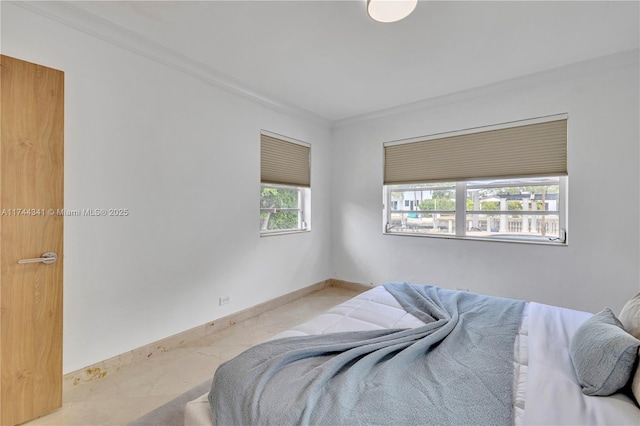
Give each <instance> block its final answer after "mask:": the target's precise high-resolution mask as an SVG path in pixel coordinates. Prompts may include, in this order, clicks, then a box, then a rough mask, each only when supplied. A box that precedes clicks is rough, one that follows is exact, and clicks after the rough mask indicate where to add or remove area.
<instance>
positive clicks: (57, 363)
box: [0, 55, 64, 426]
mask: <svg viewBox="0 0 640 426" xmlns="http://www.w3.org/2000/svg"><path fill="white" fill-rule="evenodd" d="M0 80H1V84H0V87H1V92H0V116H1V120H0V126H1V127H0V269H1V270H0V272H1V273H0V329H1V333H0V423H1V424H2V425H3V426H4V425H15V424H18V423H22V422H25V421H27V420H30V419H33V418H35V417H38V416H41V415H43V414H46V413H48V412H50V411H53V410H55V409H57V408H59V407H60V406H61V405H62V263H63V262H62V257H63V256H62V254H63V252H62V225H63V218H64V215H63V214H62V213H61V211H60V210H61V209H62V208H63V136H64V73H62V72H61V71H57V70H53V69H50V68H46V67H43V66H40V65H36V64H32V63H29V62H24V61H21V60H18V59H14V58H10V57H8V56H3V55H0ZM45 252H55V253H57V255H58V256H59V257H58V259H57V261H56V262H55V263H51V264H44V263H42V262H38V263H26V264H19V263H18V261H19V260H21V259H31V258H39V257H41V255H42V254H43V253H45Z"/></svg>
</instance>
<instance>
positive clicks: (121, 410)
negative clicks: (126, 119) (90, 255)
mask: <svg viewBox="0 0 640 426" xmlns="http://www.w3.org/2000/svg"><path fill="white" fill-rule="evenodd" d="M357 294H358V292H357V291H353V290H346V289H343V288H339V287H327V288H325V289H323V290H320V291H317V292H315V293H311V294H309V295H307V296H305V297H302V298H300V299H298V300H295V301H293V302H290V303H287V304H286V305H282V306H280V307H278V308H276V309H273V310H271V311H268V312H265V313H263V314H261V315H259V316H256V317H254V318H250V319H248V320H246V321H243V322H240V323H238V324H235V325H233V326H231V327H229V328H226V329H224V330H222V331H220V332H218V333H216V334H214V335H212V336H211V337H210V338H209V340H208V341H206V342H198V345H194V346H191V347H186V348H179V349H173V350H170V351H167V352H164V353H161V354H159V355H157V356H154V357H153V358H150V359H148V360H145V361H144V362H141V363H138V364H133V365H129V366H126V367H122V368H121V369H120V370H118V371H116V372H114V373H110V374H108V375H107V376H106V377H104V378H102V379H99V380H96V381H93V382H89V383H81V384H75V385H74V384H73V383H72V381H71V380H65V382H64V389H63V401H64V404H63V406H62V408H60V409H59V410H57V411H55V412H53V413H51V414H49V415H47V416H44V417H41V418H39V419H36V420H33V421H30V422H27V423H25V424H24V425H29V426H31V425H59V426H71V425H82V426H93V425H124V424H127V423H128V422H130V421H132V420H135V419H137V418H138V417H140V416H142V415H143V414H145V413H147V412H149V411H151V410H152V409H154V408H156V407H158V406H160V405H162V404H164V403H165V402H168V401H170V400H171V399H173V398H175V397H176V396H178V395H179V394H181V393H183V392H185V391H187V390H189V389H191V388H192V387H194V386H196V385H198V384H200V383H202V382H203V381H205V380H207V379H209V378H211V377H213V373H214V372H215V370H216V368H218V365H220V363H222V362H224V361H225V360H228V359H230V358H232V357H234V356H235V355H237V354H239V353H240V352H242V351H243V350H245V349H247V348H248V347H250V346H252V345H255V344H256V343H260V342H263V341H265V340H267V339H269V338H270V337H272V336H273V335H275V334H277V333H280V332H281V331H285V330H287V329H289V328H291V327H293V326H295V325H297V324H300V323H303V322H306V321H308V320H310V319H311V318H313V317H315V316H317V315H319V314H321V313H322V312H324V311H326V310H327V309H329V308H331V307H333V306H335V305H338V304H340V303H342V302H344V301H346V300H348V299H350V298H352V297H354V296H356V295H357Z"/></svg>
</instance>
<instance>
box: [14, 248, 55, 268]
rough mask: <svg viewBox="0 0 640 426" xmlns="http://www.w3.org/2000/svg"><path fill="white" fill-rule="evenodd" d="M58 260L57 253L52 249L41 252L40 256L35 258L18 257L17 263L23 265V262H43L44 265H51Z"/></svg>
mask: <svg viewBox="0 0 640 426" xmlns="http://www.w3.org/2000/svg"><path fill="white" fill-rule="evenodd" d="M56 260H58V255H57V254H55V253H54V252H52V251H48V252H46V253H42V257H36V258H35V259H20V260H18V263H19V264H21V265H24V264H25V263H40V262H42V263H44V264H45V265H51V264H52V263H55V261H56Z"/></svg>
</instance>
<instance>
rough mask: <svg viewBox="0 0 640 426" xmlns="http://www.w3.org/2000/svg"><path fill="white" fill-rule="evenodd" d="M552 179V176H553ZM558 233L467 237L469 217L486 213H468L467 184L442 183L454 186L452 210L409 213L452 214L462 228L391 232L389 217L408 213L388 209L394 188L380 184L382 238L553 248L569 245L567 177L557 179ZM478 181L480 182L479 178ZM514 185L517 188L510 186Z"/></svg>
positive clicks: (515, 212) (515, 211)
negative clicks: (447, 231) (533, 236)
mask: <svg viewBox="0 0 640 426" xmlns="http://www.w3.org/2000/svg"><path fill="white" fill-rule="evenodd" d="M554 178H555V177H554ZM557 178H558V187H559V189H558V198H559V200H558V209H557V212H558V230H559V236H558V238H547V239H543V238H540V239H530V238H526V237H518V236H511V235H510V236H501V237H500V238H495V236H491V237H482V236H477V235H467V226H466V224H467V221H468V220H469V219H468V216H470V215H473V214H482V213H484V214H486V213H487V212H488V211H476V210H471V211H467V208H466V202H467V196H468V191H467V190H468V186H469V185H468V182H467V181H457V182H442V183H443V184H452V183H453V184H454V188H455V201H456V202H455V205H456V207H455V210H454V211H451V210H433V211H431V210H429V211H422V210H414V211H412V212H416V213H432V214H433V213H435V214H451V213H453V214H454V215H455V223H456V224H461V223H462V224H465V226H455V231H454V233H452V234H436V233H417V232H392V231H391V229H392V228H391V227H390V226H389V225H390V223H391V214H392V213H399V212H405V213H406V212H408V210H407V211H405V209H401V210H393V209H391V208H390V206H391V205H392V200H391V192H393V191H392V187H393V186H396V185H383V227H382V232H383V234H384V235H399V236H405V237H427V238H444V239H461V240H474V241H493V242H507V243H522V244H537V245H552V246H567V245H568V232H567V205H568V203H567V195H568V188H567V187H568V177H567V176H558V177H557ZM518 179H536V178H534V177H532V178H525V177H523V178H518ZM483 180H486V181H495V180H494V179H483ZM477 181H482V180H481V179H478V180H477ZM477 181H474V182H477ZM511 186H517V185H511ZM479 187H481V188H487V187H495V188H499V187H509V186H508V185H507V184H494V185H487V186H479ZM430 190H438V188H435V187H434V188H433V189H430ZM490 212H491V213H493V214H522V215H527V214H528V215H529V216H532V215H543V214H544V213H540V212H541V211H539V212H538V213H531V212H532V211H531V210H508V211H504V212H503V211H490Z"/></svg>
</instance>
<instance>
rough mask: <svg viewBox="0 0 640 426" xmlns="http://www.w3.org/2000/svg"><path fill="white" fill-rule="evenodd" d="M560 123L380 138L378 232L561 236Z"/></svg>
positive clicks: (559, 240) (532, 238) (555, 239)
mask: <svg viewBox="0 0 640 426" xmlns="http://www.w3.org/2000/svg"><path fill="white" fill-rule="evenodd" d="M566 123H567V120H566V116H561V117H558V116H554V117H545V118H542V119H536V120H529V121H527V122H526V124H524V125H522V124H521V123H518V124H521V125H516V126H514V125H513V124H511V125H507V126H499V127H491V128H483V129H481V130H477V129H476V130H475V131H465V132H461V133H457V134H448V135H446V136H444V137H443V136H442V135H440V136H438V137H434V138H419V139H418V140H415V141H408V142H407V141H402V142H399V143H389V144H385V185H384V206H385V210H384V219H383V220H384V232H385V233H387V234H404V235H423V236H444V237H449V238H452V237H453V238H459V237H464V238H477V239H491V240H502V241H508V240H517V241H526V242H538V243H540V242H545V243H555V244H565V243H566V241H567V232H566V228H567V225H566V205H567V204H566V203H567V179H568V178H567V171H566V170H567V167H566V164H567V163H566Z"/></svg>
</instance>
